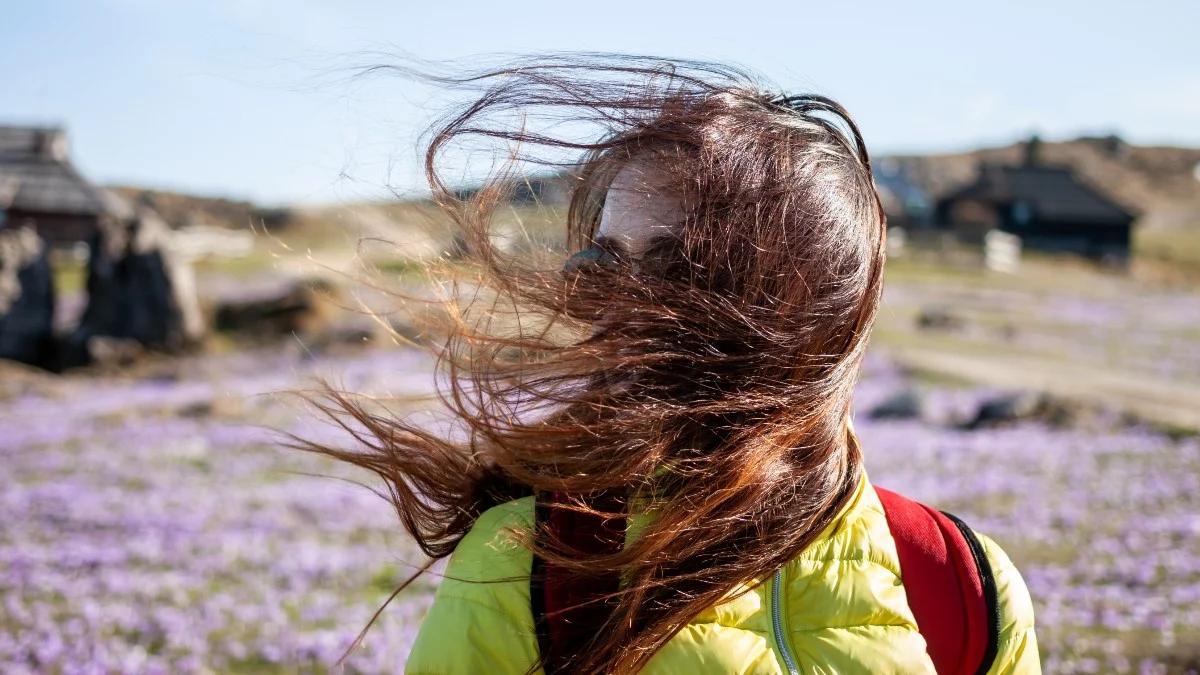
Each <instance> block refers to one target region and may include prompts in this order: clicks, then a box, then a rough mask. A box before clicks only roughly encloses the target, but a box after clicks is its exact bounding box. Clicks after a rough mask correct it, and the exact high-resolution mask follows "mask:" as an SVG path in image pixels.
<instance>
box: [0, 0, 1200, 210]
mask: <svg viewBox="0 0 1200 675" xmlns="http://www.w3.org/2000/svg"><path fill="white" fill-rule="evenodd" d="M5 5H6V7H5V9H4V12H3V14H4V16H3V19H2V20H0V44H3V45H4V56H3V57H0V83H2V85H0V123H12V122H16V123H27V122H43V123H46V122H48V123H60V124H65V125H66V126H67V127H68V129H69V131H70V133H71V137H72V150H73V154H74V157H75V159H76V162H77V163H78V164H79V166H80V167H81V168H82V169H83V170H84V171H85V172H86V173H87V174H88V175H89V176H91V177H92V178H94V179H95V180H98V181H102V182H107V183H135V184H141V185H150V186H159V187H165V188H171V189H179V190H186V191H192V192H197V193H204V194H220V195H229V196H233V197H241V198H251V199H255V200H259V201H262V202H266V203H283V202H309V203H315V202H336V201H342V200H354V199H361V198H368V197H374V196H380V195H381V194H385V191H386V189H387V188H388V187H389V186H391V187H394V188H396V189H398V190H400V191H402V192H408V191H413V190H420V188H421V179H420V177H419V173H418V150H417V146H416V143H417V141H418V134H419V132H420V131H422V130H423V129H424V128H425V127H426V126H427V125H428V123H429V122H430V121H432V120H433V119H434V118H435V117H436V116H437V114H438V113H440V112H442V111H443V110H444V107H445V105H446V103H447V101H446V100H445V99H444V97H443V96H442V95H440V94H438V93H437V92H434V91H430V90H428V89H427V88H423V87H420V86H417V85H414V84H412V83H410V82H405V81H403V80H400V79H396V78H377V79H373V80H369V81H359V82H355V83H349V82H347V81H346V80H345V79H344V78H341V77H338V76H336V75H337V74H338V73H343V72H345V71H344V70H343V69H344V68H345V67H347V66H348V65H350V64H352V63H358V62H362V61H363V59H364V56H365V53H366V52H370V51H372V50H387V51H400V52H403V53H406V54H410V55H412V56H415V57H419V58H423V59H432V60H441V59H464V58H468V57H470V56H472V55H474V54H487V53H525V52H537V51H547V50H574V49H582V50H602V51H625V52H638V53H653V54H659V55H665V56H679V57H692V58H708V59H716V60H728V61H734V62H737V63H739V64H742V65H745V66H749V67H751V68H753V69H755V70H757V71H759V72H761V73H763V74H764V75H766V76H767V77H769V78H771V79H772V80H774V81H776V82H777V83H779V84H780V85H782V86H783V87H785V88H787V89H789V90H794V91H817V92H820V93H824V94H827V95H832V96H834V97H835V98H838V99H839V100H841V101H842V102H843V103H844V104H845V105H846V106H847V107H848V108H849V109H850V110H851V111H852V112H853V113H854V114H855V115H856V117H857V118H858V120H859V122H860V124H861V126H862V127H863V130H864V133H865V134H866V137H867V141H868V144H869V146H870V147H871V149H872V150H873V151H874V152H876V153H887V152H897V151H939V150H954V149H962V148H967V147H972V146H975V145H978V144H984V143H997V142H1007V141H1011V140H1013V139H1016V138H1018V137H1021V136H1024V135H1026V134H1028V133H1030V132H1031V131H1038V132H1039V133H1042V134H1043V135H1045V136H1047V137H1050V138H1057V137H1065V136H1072V135H1076V134H1079V133H1108V132H1119V133H1121V134H1122V135H1125V136H1126V137H1127V138H1129V139H1131V140H1133V141H1135V142H1140V143H1180V144H1187V145H1200V40H1198V39H1197V27H1198V26H1200V3H1197V2H1192V1H1186V2H1185V1H1179V2H1153V1H1150V2H1139V3H1130V2H1038V3H1034V2H1028V3H1026V2H989V3H982V2H961V1H960V2H953V3H921V2H903V3H897V2H858V3H851V2H846V3H830V2H824V3H815V2H804V1H802V0H790V1H777V2H754V1H750V0H738V1H734V0H726V1H725V2H721V3H705V2H697V1H693V2H687V3H683V2H676V3H652V2H650V1H649V0H642V1H640V2H626V1H625V0H606V1H605V2H588V1H587V0H574V1H573V2H563V1H562V0H558V1H556V2H534V1H529V0H523V1H522V2H513V3H503V2H484V1H481V0H470V1H466V2H445V1H438V0H434V1H433V2H428V1H426V2H411V1H399V2H397V1H393V2H365V1H360V0H343V1H340V2H334V1H332V0H330V1H328V2H314V1H306V0H286V1H285V0H205V1H195V2H193V1H190V0H171V1H163V0H91V1H73V0H55V1H42V0H16V1H15V3H14V2H13V1H12V0H10V1H9V2H6V3H5ZM368 60H369V58H368Z"/></svg>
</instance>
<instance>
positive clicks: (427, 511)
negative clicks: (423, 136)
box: [309, 55, 885, 673]
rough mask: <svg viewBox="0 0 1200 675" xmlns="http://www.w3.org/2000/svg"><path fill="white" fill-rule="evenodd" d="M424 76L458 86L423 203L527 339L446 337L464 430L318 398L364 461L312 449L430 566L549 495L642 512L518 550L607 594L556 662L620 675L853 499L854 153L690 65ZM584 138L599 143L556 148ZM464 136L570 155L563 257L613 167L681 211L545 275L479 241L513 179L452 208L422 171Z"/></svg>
mask: <svg viewBox="0 0 1200 675" xmlns="http://www.w3.org/2000/svg"><path fill="white" fill-rule="evenodd" d="M432 79H434V80H436V81H438V82H440V83H441V84H444V85H448V86H459V87H474V88H475V91H477V93H478V95H479V96H478V99H477V100H476V101H475V102H474V103H472V104H470V105H469V106H467V107H466V108H465V109H463V110H462V111H461V112H459V113H458V114H456V115H455V116H452V117H449V118H447V119H446V120H444V121H443V122H442V123H441V124H440V126H439V127H437V128H436V129H435V130H434V131H433V132H432V136H431V141H430V145H429V149H428V154H427V156H426V172H427V177H428V180H429V183H430V185H431V187H432V189H433V193H434V196H435V198H436V200H437V201H438V202H439V203H440V204H441V205H442V206H443V207H444V208H445V209H446V210H447V212H448V213H450V214H451V215H452V217H453V218H454V220H455V222H456V223H457V225H458V226H459V227H460V228H461V237H462V240H463V241H464V242H465V247H464V248H465V250H466V252H467V256H468V258H469V259H470V260H471V261H473V262H474V263H476V264H477V265H478V269H479V270H480V271H481V272H482V274H481V276H480V283H482V284H483V286H484V287H486V288H487V289H489V291H490V292H491V293H492V294H493V295H492V296H491V297H493V298H500V299H502V302H504V303H506V306H508V307H511V308H515V311H516V314H518V315H520V316H521V317H522V321H523V322H524V323H523V324H522V326H533V328H529V327H522V328H520V329H519V330H516V331H512V330H509V331H508V332H507V333H503V334H501V333H498V332H497V331H493V330H488V329H487V327H486V325H484V324H481V323H480V322H472V321H461V322H458V323H457V324H456V325H455V328H454V329H453V330H452V331H451V334H450V335H449V337H448V339H447V340H446V341H445V343H444V344H441V345H439V347H438V348H437V349H436V351H437V352H438V356H439V357H440V359H441V360H440V363H441V365H442V367H443V373H444V375H445V377H444V378H443V379H442V380H441V382H442V383H443V384H442V386H443V387H444V391H443V393H442V401H443V402H444V403H445V404H446V406H447V408H448V410H449V412H450V413H451V414H452V415H453V417H454V418H455V419H456V420H457V421H458V422H459V424H460V426H461V427H462V430H465V435H464V434H462V433H459V434H439V433H436V432H433V431H430V430H429V429H428V428H426V427H422V426H421V425H420V424H419V423H418V422H415V421H410V420H406V419H403V418H397V417H395V416H392V415H387V414H380V413H378V412H377V411H375V410H373V409H371V408H369V407H367V406H366V405H364V404H361V403H360V402H358V401H357V400H356V399H355V398H354V397H353V396H351V395H346V394H343V393H339V392H330V395H329V397H328V398H327V399H326V400H325V403H324V405H325V410H326V411H327V412H329V413H331V414H333V415H335V416H339V417H340V418H341V419H343V420H350V421H352V422H353V424H348V425H347V426H348V427H352V428H354V429H356V433H357V434H358V437H359V440H360V441H361V444H362V447H360V448H355V449H348V450H347V449H337V448H331V447H322V446H316V445H314V446H311V447H310V448H309V449H313V450H316V451H319V452H322V453H325V454H328V455H331V456H334V457H337V458H339V459H343V460H346V461H349V462H352V463H354V464H356V465H358V466H361V467H365V468H366V469H369V470H371V471H373V472H375V473H376V474H378V475H379V476H380V477H381V478H382V479H383V480H384V482H385V483H386V486H387V488H388V493H389V496H390V499H391V501H392V502H394V505H395V509H396V511H397V513H398V514H399V516H400V520H401V522H402V523H403V526H404V528H405V529H406V530H407V531H408V532H409V533H410V534H411V535H412V536H413V537H414V539H415V540H416V542H417V543H418V545H419V546H420V547H421V549H423V550H424V552H425V553H427V554H428V555H429V556H431V557H433V558H435V559H437V558H443V557H445V556H448V555H449V554H450V553H451V552H452V551H453V550H454V548H455V546H456V545H457V543H458V542H459V541H460V540H461V539H462V537H463V536H464V535H465V534H466V532H467V531H468V530H469V529H470V528H471V527H472V525H473V524H474V522H475V521H476V519H477V518H478V517H479V515H480V514H481V513H482V512H483V511H484V510H486V509H488V508H490V507H492V506H494V505H496V504H498V503H501V502H504V501H507V500H510V499H513V498H516V497H519V496H522V495H528V494H532V493H556V494H562V495H568V496H569V498H567V499H563V500H560V501H559V502H558V503H556V504H555V505H554V508H563V509H573V510H578V511H581V512H586V513H595V510H596V508H597V507H596V506H595V504H596V503H598V502H597V500H596V499H594V498H595V497H596V496H597V495H601V494H613V493H616V494H620V495H623V496H626V497H627V498H628V505H629V508H630V509H631V510H634V511H636V512H638V513H646V514H650V515H649V517H648V518H647V519H646V524H645V526H644V528H643V529H640V530H639V531H638V533H637V536H636V537H630V538H629V541H627V543H626V545H625V546H624V547H623V548H621V549H619V550H617V551H614V552H611V553H605V554H602V555H596V554H585V553H582V552H581V551H579V550H577V549H574V548H572V547H571V546H570V545H568V544H567V543H566V542H564V541H562V540H560V539H557V538H555V537H553V536H541V535H544V534H545V533H540V534H539V536H532V534H533V533H530V534H531V536H528V537H526V539H525V540H526V541H527V545H528V546H529V547H531V548H532V549H533V550H534V552H535V554H536V555H537V556H539V557H540V558H541V559H542V560H546V561H551V562H553V563H554V564H555V565H559V566H561V567H563V568H566V569H569V570H571V571H572V572H573V573H576V574H578V575H580V576H581V578H585V577H598V576H603V575H610V578H611V575H617V576H618V577H619V579H620V580H621V583H620V590H619V591H618V592H617V593H615V594H614V595H613V596H612V597H611V598H608V599H607V607H608V610H609V611H608V617H609V618H608V622H607V625H605V626H604V627H603V628H602V629H600V630H597V631H596V632H595V638H594V641H593V642H592V644H590V645H580V647H579V649H578V652H577V653H576V654H574V655H573V656H572V658H571V660H570V669H571V670H572V671H576V672H617V673H627V672H633V671H636V670H639V669H640V668H642V667H643V666H645V665H646V663H647V661H648V660H649V659H650V658H651V657H652V656H653V655H654V653H655V652H656V651H657V650H658V649H660V648H661V647H662V646H663V645H664V644H665V643H666V642H667V641H668V640H669V639H670V638H671V637H672V636H673V635H674V634H675V633H677V632H678V631H679V630H680V629H681V628H682V627H683V626H685V625H686V623H687V622H688V621H689V620H690V619H691V618H693V617H695V616H696V615H697V614H699V613H700V612H701V611H703V610H704V609H705V608H707V607H710V606H712V605H714V604H717V603H719V602H720V601H722V600H724V599H727V598H729V597H730V596H731V594H735V593H737V592H739V589H744V588H745V586H744V584H750V585H753V584H754V583H756V582H758V581H761V580H763V579H765V578H766V577H768V576H769V575H771V574H772V573H773V572H774V571H775V570H776V569H777V568H779V567H780V566H782V565H784V564H785V563H786V562H788V561H789V560H791V559H792V558H794V557H795V556H796V555H797V554H799V553H800V552H801V551H802V550H803V549H804V548H805V547H806V546H808V545H809V544H810V543H811V542H813V541H814V539H815V538H816V537H817V536H818V535H819V534H820V533H821V531H822V530H823V529H824V528H826V527H827V526H829V525H830V524H831V523H832V522H833V520H834V518H835V517H836V515H837V513H838V512H839V511H840V509H841V508H842V507H843V506H844V505H845V503H846V502H847V501H848V499H849V498H850V496H851V495H852V494H853V491H854V489H855V487H856V486H857V481H858V480H859V476H860V464H861V457H860V452H859V448H858V445H857V441H856V439H855V438H854V435H853V432H852V430H851V429H850V427H849V425H848V420H849V414H850V401H851V391H852V388H853V386H854V383H855V381H856V377H857V371H858V367H859V364H860V361H861V359H862V356H863V351H864V348H865V345H866V343H867V338H868V334H869V332H870V329H871V326H872V323H873V321H874V317H875V314H876V309H877V306H878V302H879V297H880V291H881V284H882V274H883V264H884V237H885V227H884V218H883V214H882V209H881V207H880V202H879V198H878V195H877V193H876V191H875V187H874V183H873V180H872V174H871V165H870V160H869V159H868V155H867V152H866V150H865V148H864V144H863V140H862V137H861V135H860V133H859V131H858V128H857V127H856V125H855V124H854V122H853V121H852V120H851V118H850V115H849V114H848V113H847V112H846V110H845V109H844V108H842V107H841V106H840V105H839V104H837V103H836V102H834V101H832V100H830V99H828V98H824V97H821V96H809V95H803V96H790V97H789V96H783V95H781V94H779V93H778V92H777V91H769V90H767V89H765V88H764V87H763V86H762V85H761V84H760V82H759V80H757V79H755V78H754V77H753V76H751V75H749V74H747V73H746V72H744V71H741V70H738V69H735V68H729V67H725V66H721V65H717V64H711V63H703V62H700V63H698V62H678V61H664V60H662V59H655V58H650V57H628V56H622V57H616V56H608V55H570V56H548V57H539V58H538V59H536V60H531V61H521V62H517V63H516V64H514V65H511V66H509V67H504V68H499V69H495V70H491V71H488V72H481V73H474V74H470V75H467V76H460V77H435V78H432ZM531 120H533V121H534V122H538V123H537V124H534V123H532V122H531ZM547 121H558V122H563V121H565V122H568V124H566V125H563V124H555V123H547ZM582 123H586V124H589V125H593V128H594V127H599V133H597V134H596V137H595V138H592V139H590V140H580V139H579V138H566V137H563V136H566V133H565V132H564V133H562V134H557V135H556V134H555V133H552V132H554V130H556V129H559V130H562V129H568V128H569V129H580V128H582V127H581V126H579V125H580V124H582ZM571 125H575V126H571ZM465 139H474V140H479V139H484V140H490V141H493V142H495V143H496V144H498V145H501V146H504V147H507V148H510V151H511V152H512V155H511V156H512V157H513V158H514V159H517V160H520V161H524V162H529V161H543V162H552V161H553V160H551V159H547V157H549V156H551V155H553V154H554V153H561V152H562V151H563V150H566V151H571V152H577V153H578V154H579V157H577V158H576V159H575V160H574V161H573V162H571V163H570V165H569V166H568V167H566V168H568V169H569V172H568V173H569V175H570V176H571V177H572V178H571V181H572V186H573V191H572V197H571V201H570V208H569V210H568V212H567V214H566V223H565V228H566V231H567V236H568V239H567V240H568V242H569V244H570V247H571V248H572V249H574V250H577V249H579V248H582V247H586V246H588V245H591V244H593V243H594V242H593V237H594V236H595V234H596V230H597V227H598V224H599V222H600V217H601V212H602V208H603V204H604V200H605V196H606V191H607V189H608V187H609V185H610V184H611V182H612V180H613V178H614V176H615V175H616V173H617V172H619V171H620V169H621V168H622V167H623V166H626V165H628V164H629V163H630V162H631V161H637V162H640V163H643V164H645V165H649V166H652V167H653V168H654V171H655V172H656V173H657V174H658V175H660V176H661V177H662V181H661V183H662V184H661V185H659V184H658V181H656V183H655V184H656V186H657V187H656V188H655V189H656V190H660V191H662V192H663V193H664V194H668V195H669V196H670V197H671V198H672V199H675V200H677V201H678V203H679V204H680V217H679V221H678V222H677V223H672V224H671V226H670V228H669V229H668V230H667V231H666V232H664V233H663V234H662V235H661V236H658V237H656V238H655V239H654V241H653V243H652V245H651V247H650V251H649V252H648V253H646V254H645V255H644V256H641V257H637V258H635V257H634V256H631V255H630V254H629V252H628V251H623V250H620V247H619V246H612V247H611V248H612V249H613V250H611V251H610V253H611V254H612V256H613V257H614V259H615V260H616V264H614V265H604V266H600V265H596V266H585V267H583V268H570V267H568V268H567V269H565V270H564V269H560V268H559V265H561V263H562V256H561V255H560V256H559V258H558V260H557V262H556V263H555V264H553V265H551V264H547V263H546V262H545V261H544V260H538V259H537V258H536V257H531V256H528V255H517V254H511V253H506V252H505V251H502V250H500V249H499V248H497V246H496V245H495V243H494V240H495V237H494V233H492V232H491V231H490V229H491V224H492V222H493V216H494V213H495V211H496V209H497V208H498V207H499V205H501V204H503V203H504V198H505V195H506V190H507V189H508V188H507V187H506V186H509V185H511V183H512V180H511V179H512V176H513V174H512V173H511V171H510V172H508V173H505V172H498V173H496V174H494V175H493V180H492V181H491V182H490V183H489V184H488V186H487V187H485V188H484V189H482V190H480V191H478V192H476V193H474V194H473V196H471V197H469V198H460V197H459V196H456V193H455V192H454V190H453V189H452V188H451V187H450V186H449V185H448V184H447V181H444V180H443V178H442V176H441V174H440V173H439V167H440V165H441V164H440V163H441V162H442V160H443V153H444V152H445V151H446V149H447V148H449V147H453V146H454V145H455V144H456V143H458V142H460V141H463V140H465ZM597 139H598V140H597ZM545 151H549V152H548V153H545V154H542V155H539V154H538V153H539V152H545ZM560 168H561V167H560ZM531 319H532V320H531ZM563 336H566V337H563ZM599 515H601V516H603V517H605V518H620V517H623V514H621V513H613V512H603V513H600V514H599Z"/></svg>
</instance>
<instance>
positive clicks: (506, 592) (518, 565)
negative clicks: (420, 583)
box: [405, 497, 537, 675]
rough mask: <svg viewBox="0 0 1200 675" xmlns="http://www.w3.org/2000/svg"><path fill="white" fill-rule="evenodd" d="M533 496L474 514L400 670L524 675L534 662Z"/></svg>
mask: <svg viewBox="0 0 1200 675" xmlns="http://www.w3.org/2000/svg"><path fill="white" fill-rule="evenodd" d="M532 527H533V498H532V497H526V498H522V499H517V500H513V501H511V502H505V503H503V504H500V505H498V506H495V507H492V508H490V509H488V510H487V511H484V512H483V513H482V514H480V516H479V518H477V519H476V520H475V524H474V525H473V526H472V527H471V529H470V531H469V532H467V534H466V536H465V537H463V539H462V541H460V542H459V543H458V547H457V548H455V550H454V553H453V554H452V555H451V556H450V561H449V562H448V563H447V565H446V568H445V571H444V572H443V573H442V578H441V583H440V584H439V586H438V590H437V594H436V596H435V597H434V601H433V606H432V607H430V609H429V612H428V613H427V614H426V616H425V619H424V621H422V623H421V629H420V632H419V633H418V635H417V640H416V643H415V644H414V645H413V649H412V652H411V654H410V656H409V660H408V664H407V666H406V669H405V672H407V673H409V674H410V675H417V674H420V675H424V674H426V673H475V672H491V673H494V674H495V675H502V674H505V673H513V674H514V675H515V674H517V673H523V672H526V671H527V670H528V668H529V666H530V665H531V664H533V663H534V662H536V660H537V642H536V638H535V637H534V636H535V633H534V626H533V615H532V613H531V612H530V610H529V570H530V566H531V562H532V558H533V556H532V554H531V553H530V552H529V549H528V548H526V547H525V545H524V542H523V538H524V537H525V536H526V535H527V533H529V532H530V531H531V528H532Z"/></svg>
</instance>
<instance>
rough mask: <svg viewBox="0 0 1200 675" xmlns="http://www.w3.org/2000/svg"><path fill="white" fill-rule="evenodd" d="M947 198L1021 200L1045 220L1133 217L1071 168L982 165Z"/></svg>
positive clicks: (1098, 221) (1095, 221)
mask: <svg viewBox="0 0 1200 675" xmlns="http://www.w3.org/2000/svg"><path fill="white" fill-rule="evenodd" d="M946 199H947V200H956V199H979V200H982V201H988V202H993V203H1000V202H1017V201H1023V202H1028V203H1030V204H1032V205H1033V207H1034V208H1035V209H1036V210H1037V212H1038V214H1039V216H1041V217H1042V218H1046V219H1048V220H1059V221H1069V222H1083V223H1093V224H1097V225H1102V224H1110V223H1119V224H1126V223H1128V222H1130V221H1132V220H1133V218H1134V216H1133V215H1132V214H1130V213H1129V212H1127V211H1126V210H1125V209H1123V208H1121V207H1120V206H1118V205H1117V204H1116V203H1115V202H1113V201H1112V200H1111V199H1109V198H1107V197H1105V196H1104V195H1102V194H1100V192H1098V191H1097V190H1095V189H1094V188H1092V187H1091V186H1089V185H1087V184H1085V183H1083V182H1082V181H1080V180H1079V179H1078V178H1077V177H1076V176H1075V174H1074V172H1072V171H1071V170H1070V169H1067V168H1061V167H1050V166H985V167H983V168H982V169H981V170H980V174H979V178H978V179H977V180H976V181H975V182H974V183H972V184H971V185H968V186H966V187H964V188H962V189H961V190H959V191H957V192H955V193H953V194H951V195H949V196H948V197H946Z"/></svg>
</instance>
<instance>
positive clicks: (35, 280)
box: [0, 227, 57, 368]
mask: <svg viewBox="0 0 1200 675" xmlns="http://www.w3.org/2000/svg"><path fill="white" fill-rule="evenodd" d="M48 248H49V247H48V246H47V245H46V243H45V242H44V241H42V239H41V238H40V237H38V235H37V233H36V232H34V230H33V229H32V228H29V227H18V228H12V229H3V230H0V358H3V359H11V360H14V361H20V362H22V363H27V364H30V365H35V366H39V367H42V368H53V367H54V366H55V364H56V360H57V359H56V352H57V349H56V343H55V337H54V274H53V272H52V270H51V268H50V261H49V258H48Z"/></svg>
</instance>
